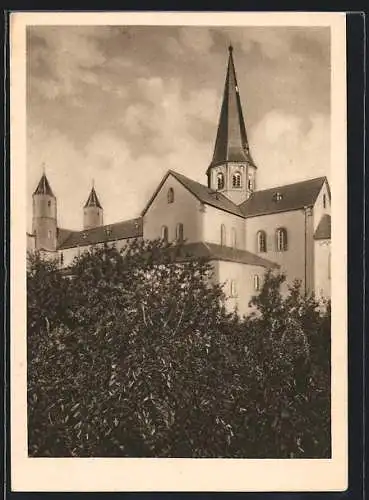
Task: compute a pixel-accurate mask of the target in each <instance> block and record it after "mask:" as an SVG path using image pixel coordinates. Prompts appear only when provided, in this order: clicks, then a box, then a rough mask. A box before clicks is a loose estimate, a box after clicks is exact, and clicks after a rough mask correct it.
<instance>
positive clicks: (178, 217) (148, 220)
mask: <svg viewBox="0 0 369 500" xmlns="http://www.w3.org/2000/svg"><path fill="white" fill-rule="evenodd" d="M170 188H172V189H173V192H174V201H173V203H168V198H167V195H168V190H169V189H170ZM202 215H203V214H202V208H201V204H200V202H199V200H198V199H197V198H196V197H195V196H194V195H193V194H192V193H190V191H188V189H186V188H185V187H184V186H183V185H182V184H181V183H180V182H179V181H177V179H175V178H174V177H173V176H172V175H169V176H168V177H167V179H166V180H165V182H164V184H163V185H162V187H161V189H160V191H159V192H158V193H157V195H156V197H155V199H154V200H153V202H152V203H151V205H150V207H149V208H148V210H147V212H146V214H145V216H144V219H143V237H144V239H150V240H155V239H157V238H160V237H161V234H162V227H163V226H167V228H168V239H169V241H174V240H175V238H176V226H177V224H178V223H182V224H183V233H184V239H185V240H186V242H187V243H194V242H198V241H201V239H202V238H201V236H202Z"/></svg>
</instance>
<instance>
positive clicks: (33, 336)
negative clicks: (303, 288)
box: [27, 241, 330, 458]
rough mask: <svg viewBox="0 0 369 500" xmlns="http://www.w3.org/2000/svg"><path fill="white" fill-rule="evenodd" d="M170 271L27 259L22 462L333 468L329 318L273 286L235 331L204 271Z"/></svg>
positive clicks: (200, 265) (101, 261) (151, 261)
mask: <svg viewBox="0 0 369 500" xmlns="http://www.w3.org/2000/svg"><path fill="white" fill-rule="evenodd" d="M175 257H176V253H175V250H173V249H165V250H163V248H162V245H161V243H159V242H157V241H156V242H134V243H133V244H131V245H130V246H129V247H128V248H127V249H125V251H124V252H123V253H120V252H118V251H117V250H116V249H115V248H104V249H99V250H95V251H92V252H90V253H87V254H83V255H82V256H81V257H80V258H78V259H76V260H75V262H74V263H73V265H72V266H71V268H70V273H69V274H68V275H66V274H65V272H63V271H62V270H60V269H59V268H58V266H57V265H56V264H55V263H52V262H48V261H45V260H43V259H42V258H41V257H40V256H39V255H35V256H32V257H30V260H29V270H28V288H27V291H28V419H29V454H30V455H32V456H54V457H56V456H75V457H83V456H122V457H124V456H136V457H154V456H155V457H247V458H289V457H303V458H310V457H329V456H330V309H329V307H328V308H327V309H326V312H324V313H323V312H321V308H319V307H318V306H319V304H318V303H317V302H316V301H315V300H314V299H313V298H312V297H308V298H306V297H303V296H302V295H301V293H300V289H299V286H298V284H297V283H296V284H295V285H294V286H293V287H292V288H291V290H290V292H289V294H288V295H287V296H286V297H282V296H281V294H280V291H279V289H280V285H281V283H282V282H283V280H284V277H283V276H281V275H274V274H271V273H269V274H267V275H266V279H265V283H264V286H263V289H262V292H261V293H260V295H259V296H258V297H255V298H253V300H252V303H253V306H254V311H255V312H254V313H253V314H252V315H250V316H249V317H247V318H240V317H238V316H237V314H229V313H227V312H226V310H225V308H224V295H223V292H222V288H221V287H220V286H219V285H216V284H214V283H213V281H212V279H211V266H210V265H209V263H207V262H205V261H194V260H189V261H186V262H178V259H176V258H175ZM328 306H329V305H328Z"/></svg>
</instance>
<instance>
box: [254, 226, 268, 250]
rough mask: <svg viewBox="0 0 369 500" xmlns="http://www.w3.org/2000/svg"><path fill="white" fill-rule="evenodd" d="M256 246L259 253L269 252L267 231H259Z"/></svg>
mask: <svg viewBox="0 0 369 500" xmlns="http://www.w3.org/2000/svg"><path fill="white" fill-rule="evenodd" d="M256 239H257V241H256V244H257V251H258V253H265V252H266V251H267V239H266V232H265V231H258V233H257V235H256Z"/></svg>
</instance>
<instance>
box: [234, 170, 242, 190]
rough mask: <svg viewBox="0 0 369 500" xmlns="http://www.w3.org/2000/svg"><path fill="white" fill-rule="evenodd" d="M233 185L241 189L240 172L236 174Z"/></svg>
mask: <svg viewBox="0 0 369 500" xmlns="http://www.w3.org/2000/svg"><path fill="white" fill-rule="evenodd" d="M232 185H233V187H235V188H240V187H241V174H240V172H235V173H234V174H233V177H232Z"/></svg>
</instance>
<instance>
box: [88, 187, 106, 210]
mask: <svg viewBox="0 0 369 500" xmlns="http://www.w3.org/2000/svg"><path fill="white" fill-rule="evenodd" d="M87 207H98V208H102V206H101V204H100V202H99V198H98V197H97V194H96V191H95V188H94V187H92V189H91V192H90V194H89V196H88V198H87V201H86V203H85V206H84V208H87Z"/></svg>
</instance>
